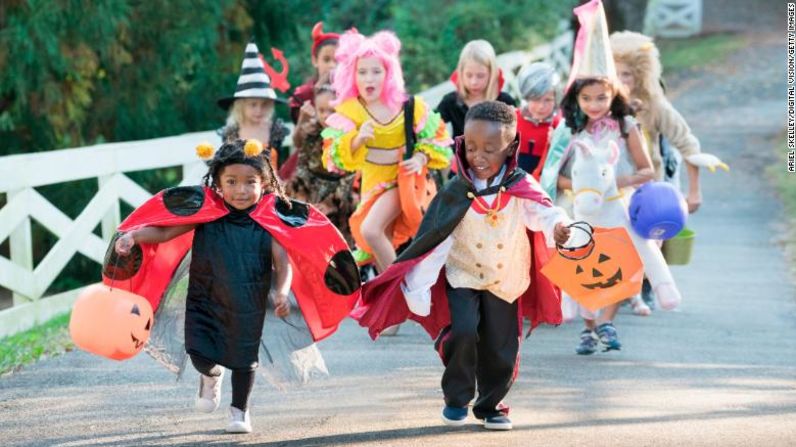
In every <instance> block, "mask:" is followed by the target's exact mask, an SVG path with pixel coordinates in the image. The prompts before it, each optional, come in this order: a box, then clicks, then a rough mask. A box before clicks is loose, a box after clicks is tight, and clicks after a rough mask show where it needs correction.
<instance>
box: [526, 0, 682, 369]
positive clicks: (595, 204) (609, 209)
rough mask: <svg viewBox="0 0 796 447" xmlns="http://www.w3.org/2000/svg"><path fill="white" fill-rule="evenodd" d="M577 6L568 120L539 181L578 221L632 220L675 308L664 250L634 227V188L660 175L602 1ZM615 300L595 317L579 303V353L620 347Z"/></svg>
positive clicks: (655, 277) (666, 300)
mask: <svg viewBox="0 0 796 447" xmlns="http://www.w3.org/2000/svg"><path fill="white" fill-rule="evenodd" d="M574 13H575V14H576V15H577V16H578V20H579V21H580V24H581V29H580V31H579V32H578V36H577V38H576V42H575V57H574V60H573V66H572V70H571V71H570V77H569V81H568V82H567V87H566V89H565V94H564V98H563V100H562V104H561V107H562V110H563V115H564V119H565V125H561V126H559V127H558V128H556V130H555V131H554V133H553V138H552V142H551V147H550V150H549V153H548V156H547V159H546V161H545V166H544V168H543V169H542V177H541V184H542V187H543V188H544V189H545V191H546V192H547V193H548V194H549V195H550V196H551V197H553V198H554V199H555V200H556V203H557V204H560V205H562V206H564V207H568V206H570V205H571V206H572V210H573V216H574V218H575V220H584V221H586V222H589V223H590V224H592V225H594V226H598V227H619V226H624V227H627V228H628V232H629V233H630V235H631V238H632V239H633V243H634V245H635V247H636V249H637V250H638V252H639V255H640V256H641V258H642V260H643V262H644V270H645V273H646V275H647V276H648V277H649V279H650V282H651V284H652V286H653V289H654V290H655V292H656V295H657V297H658V299H659V301H660V307H661V308H664V309H672V308H675V307H677V305H678V304H679V303H680V300H681V296H680V292H679V291H678V289H677V286H676V285H675V282H674V279H673V278H672V274H671V272H670V271H669V268H668V266H667V265H666V262H665V260H664V259H663V255H662V254H661V252H660V249H658V247H657V246H656V245H655V242H654V241H652V240H647V239H642V238H641V237H639V236H638V235H636V234H635V232H634V231H633V230H632V229H631V228H630V222H629V218H628V212H627V208H628V205H629V200H630V195H631V194H632V192H633V190H634V189H635V188H636V187H638V186H640V185H642V184H643V183H646V182H648V181H650V180H652V179H653V178H654V175H655V174H654V169H653V165H652V161H651V160H650V157H649V154H648V152H647V149H646V147H645V142H644V139H643V137H642V134H641V132H640V131H639V129H638V126H637V124H636V121H635V119H634V118H633V117H632V111H631V109H630V107H629V101H628V99H627V96H626V90H625V89H624V87H623V86H622V85H621V83H620V82H619V80H618V78H617V75H616V68H615V66H614V61H613V57H612V54H611V49H610V46H609V40H608V26H607V23H606V20H605V12H604V11H603V7H602V2H601V1H599V0H592V1H591V2H589V3H587V4H585V5H582V6H579V7H578V8H575V10H574ZM561 192H565V194H561ZM635 302H641V300H640V299H636V300H635ZM641 304H643V302H641ZM618 306H619V305H618V304H614V305H611V306H607V307H605V308H603V309H601V311H600V312H599V315H596V316H595V315H592V314H590V313H589V312H588V311H586V310H585V309H581V316H582V317H583V319H584V323H585V328H584V330H583V331H582V332H581V334H580V344H579V345H578V347H577V349H576V352H577V353H578V354H583V355H586V354H592V353H594V352H596V350H597V347H598V342H599V344H602V345H603V348H604V349H605V350H618V349H620V348H621V343H620V342H619V338H618V334H617V331H616V327H615V326H614V324H613V319H614V317H615V315H616V312H617V309H618Z"/></svg>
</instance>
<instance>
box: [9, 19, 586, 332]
mask: <svg viewBox="0 0 796 447" xmlns="http://www.w3.org/2000/svg"><path fill="white" fill-rule="evenodd" d="M571 43H572V33H571V31H564V32H562V33H561V34H560V35H559V36H558V37H556V38H555V39H553V40H552V41H551V42H550V43H547V44H544V45H541V46H538V47H536V48H534V49H533V50H531V51H515V52H511V53H505V54H501V55H500V56H498V65H499V66H500V67H501V68H502V69H503V71H504V76H505V77H506V81H507V84H508V86H509V88H514V89H515V90H516V81H515V79H514V77H515V75H516V71H517V69H518V68H519V67H521V66H522V65H524V64H526V63H529V62H533V61H537V60H548V61H549V62H551V63H552V64H554V66H556V67H558V68H559V69H560V70H562V71H565V70H566V69H567V68H568V67H569V58H570V56H569V55H570V51H571ZM512 86H514V87H512ZM452 90H453V86H452V84H451V83H450V82H445V83H442V84H440V85H437V86H435V87H433V88H431V89H428V90H426V91H424V92H422V93H420V96H422V97H423V98H424V99H425V100H426V101H427V102H428V103H429V104H431V105H432V106H435V105H436V104H437V103H438V102H439V100H440V99H441V98H442V96H443V95H445V94H446V93H447V92H449V91H452ZM515 96H516V95H515ZM289 140H290V139H289V138H288V141H289ZM201 141H212V142H219V137H218V136H217V135H216V134H215V132H212V131H208V132H197V133H190V134H185V135H180V136H174V137H166V138H156V139H152V140H142V141H132V142H124V143H110V144H100V145H95V146H90V147H83V148H74V149H63V150H56V151H49V152H40V153H35V154H23V155H11V156H6V157H0V194H2V193H4V194H6V198H7V202H6V204H5V206H3V207H2V208H0V243H2V242H4V241H5V240H8V241H9V249H10V256H9V258H6V257H4V256H0V287H3V288H6V289H9V290H10V291H11V292H12V293H13V305H12V307H10V308H7V309H4V310H2V311H0V338H2V337H5V336H8V335H11V334H14V333H17V332H20V331H23V330H25V329H28V328H30V327H32V326H34V325H36V324H39V323H42V322H45V321H47V320H48V319H50V318H52V317H54V316H56V315H59V314H62V313H65V312H67V311H68V310H69V309H70V308H71V306H72V304H73V303H74V300H75V298H76V297H77V295H78V293H79V292H80V291H81V290H82V288H77V289H74V290H70V291H67V292H63V293H60V294H57V295H51V296H46V297H45V296H44V295H45V292H46V291H47V289H48V287H49V286H50V285H51V284H52V282H53V281H54V280H55V279H56V278H57V277H58V275H59V274H60V273H61V271H62V270H63V269H64V268H65V267H66V265H67V264H68V262H69V261H70V259H72V257H73V256H74V255H75V254H76V253H80V254H82V255H84V256H86V257H87V258H89V259H91V260H93V261H96V262H97V263H99V264H102V261H103V257H104V255H105V250H106V248H107V245H108V242H109V241H110V239H111V237H112V236H113V234H114V232H115V230H116V227H117V226H118V225H119V223H120V201H123V202H126V203H127V204H129V205H130V206H132V207H137V206H139V205H141V204H142V203H143V202H145V201H146V200H147V199H149V198H150V197H151V196H152V194H150V193H149V192H148V191H146V190H145V189H144V188H142V187H141V186H140V185H138V184H137V183H136V182H134V181H133V180H132V179H130V177H128V176H127V175H126V173H130V172H135V171H143V170H151V169H161V168H168V167H175V166H176V167H181V170H182V182H181V184H196V183H198V182H199V180H200V178H201V176H202V175H203V174H204V172H205V169H206V168H205V166H204V164H203V163H202V162H201V161H200V160H198V159H197V158H196V156H195V154H194V150H193V148H194V147H195V146H196V144H197V143H199V142H201ZM86 179H95V180H96V182H97V185H98V188H99V189H98V191H97V193H96V194H95V195H94V197H93V198H92V199H91V200H90V201H89V203H88V204H87V205H86V206H85V207H84V208H83V210H82V211H81V212H80V214H79V215H78V216H77V217H76V218H74V219H72V218H70V217H69V216H67V215H66V214H65V213H64V212H63V211H61V210H60V209H59V208H58V207H57V206H56V205H54V204H52V203H51V202H50V201H48V200H47V199H46V198H45V197H44V196H42V194H40V193H39V192H38V191H36V189H35V188H37V187H40V186H45V185H54V184H61V183H66V182H71V181H77V180H86ZM32 220H35V221H36V222H38V223H39V224H40V225H41V226H43V227H44V228H46V229H47V230H49V231H50V232H52V233H53V234H54V235H56V236H57V237H58V242H57V243H56V244H55V245H54V246H53V247H52V248H51V249H50V250H49V251H48V252H47V254H46V255H45V256H44V258H43V259H42V260H41V261H40V262H39V263H38V264H37V265H36V266H35V267H34V262H33V261H34V260H33V240H32V232H31V221H32ZM98 225H99V226H100V227H101V229H102V231H101V234H102V237H99V236H97V235H96V234H94V232H93V230H94V229H95V228H96V227H97V226H98ZM98 273H99V272H98ZM98 276H99V274H98Z"/></svg>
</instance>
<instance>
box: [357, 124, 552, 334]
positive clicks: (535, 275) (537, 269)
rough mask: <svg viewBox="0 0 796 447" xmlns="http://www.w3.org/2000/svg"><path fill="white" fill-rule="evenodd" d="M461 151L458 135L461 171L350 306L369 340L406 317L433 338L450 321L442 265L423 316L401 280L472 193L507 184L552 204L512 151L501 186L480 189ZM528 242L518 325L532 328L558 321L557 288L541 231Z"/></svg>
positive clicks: (521, 195) (513, 192)
mask: <svg viewBox="0 0 796 447" xmlns="http://www.w3.org/2000/svg"><path fill="white" fill-rule="evenodd" d="M464 153H465V152H464V142H463V140H462V138H461V137H460V138H457V139H456V152H455V156H456V161H457V163H459V166H462V167H464V169H460V170H459V172H458V175H457V176H456V177H455V178H454V179H453V180H451V181H450V182H449V183H448V184H447V185H445V187H444V188H443V189H442V190H441V191H440V192H439V193H437V195H436V197H434V199H433V201H432V202H431V204H430V205H429V208H428V211H426V214H425V215H424V216H423V221H422V223H421V224H420V228H419V229H418V231H417V235H416V236H415V238H414V239H413V242H412V243H411V244H410V245H409V247H407V249H406V250H405V251H404V252H403V253H401V255H400V256H399V257H398V258H397V259H396V260H395V263H393V264H392V265H391V266H390V267H389V268H387V270H385V271H384V272H383V273H381V274H380V275H379V276H377V277H376V278H374V279H373V280H371V281H368V282H367V283H365V285H364V286H363V287H362V302H361V303H360V304H359V305H358V307H357V308H356V309H354V311H353V312H352V317H353V318H354V319H356V320H358V321H359V324H360V325H361V326H363V327H367V328H368V333H369V334H370V336H371V338H373V339H375V338H376V337H378V335H379V333H381V331H382V330H384V329H386V328H388V327H390V326H394V325H396V324H400V323H402V322H404V321H406V320H407V319H412V320H415V321H417V322H418V323H420V325H421V326H423V328H424V329H425V330H426V332H428V334H429V335H430V336H431V338H436V337H437V336H438V335H439V334H440V332H441V331H442V329H444V328H445V327H447V326H448V325H450V312H449V310H448V298H447V294H446V292H445V282H446V279H445V268H444V267H443V268H442V269H441V270H440V274H439V277H438V278H437V282H436V284H435V285H434V286H432V288H431V313H430V314H429V315H428V316H426V317H421V316H418V315H415V314H413V313H411V312H409V308H408V307H407V305H406V300H405V299H404V296H403V292H402V291H401V282H402V281H403V279H404V276H405V275H406V274H407V273H408V272H409V271H410V270H411V269H412V268H413V267H415V266H416V265H418V264H419V263H420V262H421V261H422V260H423V259H425V257H426V256H428V254H429V253H431V252H432V250H433V249H434V248H435V247H436V246H437V245H439V244H440V243H442V242H443V241H444V240H445V239H447V237H448V236H450V234H451V233H452V232H453V230H454V229H455V228H456V226H457V225H459V222H461V220H462V218H463V217H464V215H465V214H466V213H467V210H468V209H470V207H471V206H472V205H473V201H474V199H473V198H471V197H477V196H486V195H490V194H496V193H497V191H498V189H499V188H500V187H505V188H506V192H504V193H503V196H507V195H508V196H513V197H516V198H518V199H525V200H533V201H535V202H538V203H540V204H542V205H545V206H553V204H552V202H551V200H550V198H549V197H548V196H547V194H545V193H544V191H543V190H542V188H541V187H540V186H539V183H538V182H537V181H536V180H534V179H533V177H531V176H530V175H529V174H527V173H526V172H525V171H523V170H522V169H520V168H518V167H517V155H516V151H515V156H514V157H512V158H509V159H508V161H507V167H506V172H507V174H506V175H505V176H504V178H503V181H502V182H501V184H500V185H499V186H493V187H490V188H487V189H484V190H482V191H478V192H477V191H476V190H475V187H474V186H473V182H472V179H470V177H469V174H468V168H469V164H468V163H467V160H466V158H465V156H464ZM469 193H471V194H469ZM473 209H474V210H475V211H476V212H479V213H481V214H482V213H483V211H479V210H481V207H477V206H475V207H473ZM528 240H529V241H530V243H531V251H532V253H533V256H532V259H531V272H530V273H531V283H530V285H529V286H528V289H527V290H526V291H525V293H523V294H522V295H521V296H520V298H519V299H520V305H519V306H518V309H519V311H520V315H519V316H518V320H519V322H520V324H521V323H522V317H525V318H527V319H528V320H530V322H531V328H534V327H536V326H538V325H539V324H540V323H548V324H554V325H558V324H561V292H560V290H559V289H558V288H557V287H556V286H555V285H553V283H551V282H550V280H548V279H547V277H545V276H544V275H542V273H541V267H542V266H543V265H544V264H546V263H547V261H548V259H549V251H548V249H547V246H546V244H545V238H544V234H542V233H540V232H535V231H528Z"/></svg>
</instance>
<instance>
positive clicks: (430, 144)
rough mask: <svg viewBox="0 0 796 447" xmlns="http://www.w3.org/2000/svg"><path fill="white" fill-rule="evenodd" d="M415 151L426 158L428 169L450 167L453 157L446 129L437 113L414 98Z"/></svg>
mask: <svg viewBox="0 0 796 447" xmlns="http://www.w3.org/2000/svg"><path fill="white" fill-rule="evenodd" d="M414 118H415V120H414V122H415V134H416V135H417V142H416V143H415V150H416V151H420V152H422V153H424V154H426V156H428V167H429V168H430V169H444V168H447V167H448V166H450V160H451V158H452V157H453V151H452V150H451V144H453V140H452V139H451V138H450V135H448V129H447V127H446V126H445V122H444V121H443V120H442V117H441V116H440V114H439V113H437V112H434V111H432V110H431V109H430V108H429V107H428V105H427V104H426V102H425V101H423V100H422V99H421V98H420V97H415V116H414Z"/></svg>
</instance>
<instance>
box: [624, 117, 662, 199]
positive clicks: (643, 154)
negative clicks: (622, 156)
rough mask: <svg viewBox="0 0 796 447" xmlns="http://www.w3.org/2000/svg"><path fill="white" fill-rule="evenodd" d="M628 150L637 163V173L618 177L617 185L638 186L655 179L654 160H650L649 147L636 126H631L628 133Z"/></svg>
mask: <svg viewBox="0 0 796 447" xmlns="http://www.w3.org/2000/svg"><path fill="white" fill-rule="evenodd" d="M627 150H628V151H629V152H630V157H631V158H632V159H633V163H634V164H635V165H636V173H635V174H633V175H624V176H620V177H617V178H616V186H618V187H619V188H624V187H626V186H637V185H641V184H644V183H647V182H648V181H650V180H653V179H654V178H655V171H654V170H653V169H652V160H650V156H649V153H647V148H646V147H645V145H644V141H643V140H642V139H641V132H639V130H638V128H636V127H635V126H633V127H631V128H630V131H629V132H628V133H627Z"/></svg>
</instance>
